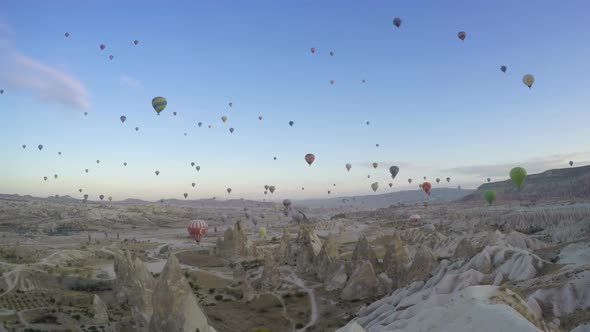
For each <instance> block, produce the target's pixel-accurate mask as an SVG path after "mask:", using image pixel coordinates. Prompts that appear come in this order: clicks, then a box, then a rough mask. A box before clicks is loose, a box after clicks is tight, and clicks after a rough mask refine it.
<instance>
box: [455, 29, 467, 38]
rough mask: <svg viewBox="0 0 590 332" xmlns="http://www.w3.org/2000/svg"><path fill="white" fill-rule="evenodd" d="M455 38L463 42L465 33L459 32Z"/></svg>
mask: <svg viewBox="0 0 590 332" xmlns="http://www.w3.org/2000/svg"><path fill="white" fill-rule="evenodd" d="M457 37H459V39H461V40H465V37H467V34H466V33H465V31H459V32H458V33H457Z"/></svg>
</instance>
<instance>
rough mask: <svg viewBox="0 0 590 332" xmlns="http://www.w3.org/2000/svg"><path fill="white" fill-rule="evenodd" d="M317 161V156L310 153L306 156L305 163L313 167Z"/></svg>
mask: <svg viewBox="0 0 590 332" xmlns="http://www.w3.org/2000/svg"><path fill="white" fill-rule="evenodd" d="M314 160H315V155H314V154H313V153H308V154H306V155H305V161H306V162H307V163H308V164H309V166H311V164H312V163H313V161H314Z"/></svg>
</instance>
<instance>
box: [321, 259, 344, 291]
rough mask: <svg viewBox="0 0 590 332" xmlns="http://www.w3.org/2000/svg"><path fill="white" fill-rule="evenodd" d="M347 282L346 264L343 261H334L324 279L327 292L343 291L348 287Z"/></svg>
mask: <svg viewBox="0 0 590 332" xmlns="http://www.w3.org/2000/svg"><path fill="white" fill-rule="evenodd" d="M346 281H348V274H347V273H346V263H344V261H343V260H341V259H336V260H334V261H333V262H332V263H331V264H330V266H329V267H328V270H327V271H326V277H325V278H324V285H325V287H326V290H327V291H330V292H331V291H334V290H339V289H342V287H344V286H345V285H346Z"/></svg>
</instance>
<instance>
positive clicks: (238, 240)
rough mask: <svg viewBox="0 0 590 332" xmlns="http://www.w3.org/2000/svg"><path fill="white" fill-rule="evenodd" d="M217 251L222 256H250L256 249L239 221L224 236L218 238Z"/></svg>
mask: <svg viewBox="0 0 590 332" xmlns="http://www.w3.org/2000/svg"><path fill="white" fill-rule="evenodd" d="M215 253H216V254H217V255H219V256H222V257H249V256H253V255H254V254H255V249H254V244H253V243H252V242H251V241H250V240H248V235H247V234H246V232H245V231H244V229H243V228H242V224H241V223H240V222H239V221H238V222H236V224H235V225H234V226H233V227H229V228H228V229H227V230H226V231H225V233H223V238H217V242H216V246H215Z"/></svg>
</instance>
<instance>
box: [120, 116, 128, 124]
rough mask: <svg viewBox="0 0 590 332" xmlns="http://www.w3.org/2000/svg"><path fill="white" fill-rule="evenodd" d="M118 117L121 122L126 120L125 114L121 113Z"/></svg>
mask: <svg viewBox="0 0 590 332" xmlns="http://www.w3.org/2000/svg"><path fill="white" fill-rule="evenodd" d="M120 119H121V123H125V120H127V117H126V116H125V115H121V117H120Z"/></svg>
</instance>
